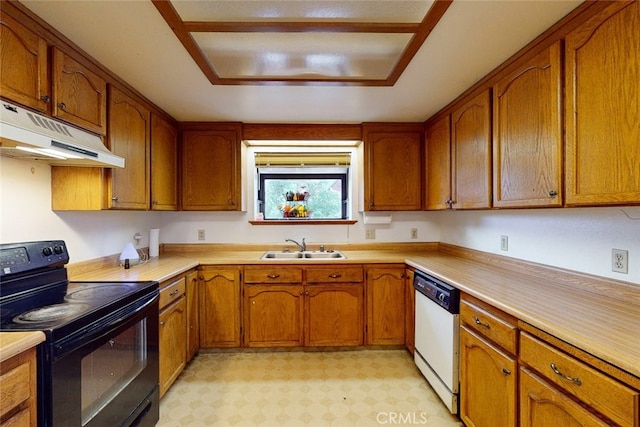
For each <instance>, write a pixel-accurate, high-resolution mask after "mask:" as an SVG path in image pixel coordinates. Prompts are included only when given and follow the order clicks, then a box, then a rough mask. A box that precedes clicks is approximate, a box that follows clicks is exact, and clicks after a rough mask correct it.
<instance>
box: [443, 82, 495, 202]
mask: <svg viewBox="0 0 640 427" xmlns="http://www.w3.org/2000/svg"><path fill="white" fill-rule="evenodd" d="M451 141H452V150H451V164H452V177H451V188H452V190H451V191H452V198H453V208H454V209H480V208H490V207H491V99H490V93H489V91H488V90H487V91H485V92H482V93H480V94H479V95H478V96H476V97H475V98H473V99H471V100H469V101H468V102H467V103H466V104H464V105H463V106H461V107H460V108H458V109H457V110H456V111H455V112H454V113H453V114H452V117H451Z"/></svg>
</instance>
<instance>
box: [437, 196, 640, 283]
mask: <svg viewBox="0 0 640 427" xmlns="http://www.w3.org/2000/svg"><path fill="white" fill-rule="evenodd" d="M625 212H626V214H627V215H629V216H630V217H632V218H635V220H634V219H630V218H628V217H627V215H625ZM439 225H440V236H441V239H442V241H443V242H447V243H452V244H455V245H460V246H464V247H467V248H472V249H478V250H481V251H485V252H492V253H496V254H499V255H504V256H509V257H514V258H520V259H525V260H529V261H534V262H539V263H542V264H548V265H553V266H557V267H562V268H567V269H570V270H577V271H582V272H586V273H591V274H596V275H599V276H606V277H611V278H614V279H618V280H624V281H629V282H633V283H638V284H640V207H621V208H620V207H615V208H614V207H611V208H608V207H607V208H564V209H528V210H504V211H497V210H494V211H455V212H443V213H442V215H441V217H440V221H439ZM501 235H505V236H508V238H509V246H508V248H509V250H508V251H507V252H505V251H502V250H500V236H501ZM612 248H616V249H626V250H628V251H629V273H628V274H621V273H614V272H612V271H611V249H612Z"/></svg>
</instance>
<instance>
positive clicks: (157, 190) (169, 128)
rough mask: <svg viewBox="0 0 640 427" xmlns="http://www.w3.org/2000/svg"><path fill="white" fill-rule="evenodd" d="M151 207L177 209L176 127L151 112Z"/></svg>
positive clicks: (163, 209)
mask: <svg viewBox="0 0 640 427" xmlns="http://www.w3.org/2000/svg"><path fill="white" fill-rule="evenodd" d="M151 209H152V210H156V211H175V210H177V209H178V129H177V128H176V126H174V125H173V123H170V122H169V121H168V120H166V119H164V118H162V117H161V116H159V115H157V114H153V113H152V114H151Z"/></svg>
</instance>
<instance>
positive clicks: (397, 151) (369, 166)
mask: <svg viewBox="0 0 640 427" xmlns="http://www.w3.org/2000/svg"><path fill="white" fill-rule="evenodd" d="M362 131H363V139H364V209H365V211H412V210H420V209H421V208H422V180H423V178H422V157H423V154H422V136H423V132H424V129H423V126H422V124H415V123H405V124H398V123H394V124H372V123H365V124H363V126H362Z"/></svg>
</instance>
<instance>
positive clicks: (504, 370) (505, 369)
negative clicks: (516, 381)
mask: <svg viewBox="0 0 640 427" xmlns="http://www.w3.org/2000/svg"><path fill="white" fill-rule="evenodd" d="M502 373H503V374H504V375H511V371H510V370H509V369H507V368H502Z"/></svg>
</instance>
